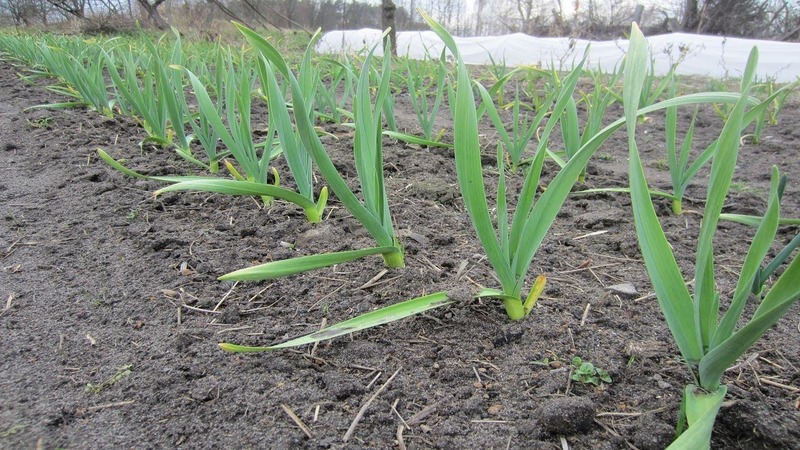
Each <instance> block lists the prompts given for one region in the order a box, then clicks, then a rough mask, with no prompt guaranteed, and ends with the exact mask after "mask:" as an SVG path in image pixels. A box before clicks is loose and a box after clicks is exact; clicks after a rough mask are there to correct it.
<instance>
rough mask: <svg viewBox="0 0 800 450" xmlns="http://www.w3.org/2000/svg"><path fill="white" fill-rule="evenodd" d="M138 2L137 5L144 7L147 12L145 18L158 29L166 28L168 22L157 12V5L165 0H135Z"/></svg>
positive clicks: (167, 27)
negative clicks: (151, 0)
mask: <svg viewBox="0 0 800 450" xmlns="http://www.w3.org/2000/svg"><path fill="white" fill-rule="evenodd" d="M137 1H138V2H139V6H141V7H142V9H144V11H145V12H146V13H147V18H148V19H149V20H150V21H151V22H152V23H153V24H154V25H155V26H156V27H157V28H158V29H159V30H168V29H169V24H168V23H167V21H166V20H164V18H163V17H161V14H160V13H159V12H158V7H159V6H161V5H162V4H163V3H164V2H165V1H166V0H153V2H152V3H150V0H137Z"/></svg>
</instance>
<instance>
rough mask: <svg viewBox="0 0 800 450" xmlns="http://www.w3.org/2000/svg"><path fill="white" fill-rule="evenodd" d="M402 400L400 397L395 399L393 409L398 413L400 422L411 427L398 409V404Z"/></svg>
mask: <svg viewBox="0 0 800 450" xmlns="http://www.w3.org/2000/svg"><path fill="white" fill-rule="evenodd" d="M399 402H400V399H399V398H396V399H394V403H392V411H393V412H394V413H395V414H396V415H397V418H398V419H400V422H401V423H402V424H403V426H404V427H406V428H408V429H409V430H410V429H411V427H410V426H408V424H407V423H406V420H405V419H403V416H401V415H400V411H398V410H397V404H398V403H399Z"/></svg>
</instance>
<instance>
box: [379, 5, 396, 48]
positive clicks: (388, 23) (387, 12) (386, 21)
mask: <svg viewBox="0 0 800 450" xmlns="http://www.w3.org/2000/svg"><path fill="white" fill-rule="evenodd" d="M381 9H383V15H382V23H383V29H384V30H386V29H387V28H389V34H388V35H387V36H386V39H388V40H389V42H391V52H392V56H397V30H396V27H395V21H394V13H395V11H397V6H395V4H394V2H393V1H392V0H382V6H381ZM384 47H386V41H384Z"/></svg>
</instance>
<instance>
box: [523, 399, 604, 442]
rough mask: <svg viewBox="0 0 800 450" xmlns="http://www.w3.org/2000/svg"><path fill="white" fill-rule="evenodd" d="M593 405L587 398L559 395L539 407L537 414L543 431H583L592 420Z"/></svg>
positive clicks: (567, 432)
mask: <svg viewBox="0 0 800 450" xmlns="http://www.w3.org/2000/svg"><path fill="white" fill-rule="evenodd" d="M594 415H595V405H594V402H592V401H591V400H589V399H588V398H583V397H560V398H555V399H553V400H550V401H549V402H547V403H545V404H544V406H542V407H541V408H539V412H538V414H537V416H538V418H539V423H540V424H541V425H542V428H543V429H544V431H546V432H548V433H550V434H560V435H572V434H576V433H584V432H586V431H588V430H589V428H591V426H592V423H593V422H594Z"/></svg>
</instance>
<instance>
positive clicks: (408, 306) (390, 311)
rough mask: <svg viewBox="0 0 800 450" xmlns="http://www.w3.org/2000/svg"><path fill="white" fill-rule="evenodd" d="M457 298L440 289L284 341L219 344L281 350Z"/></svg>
mask: <svg viewBox="0 0 800 450" xmlns="http://www.w3.org/2000/svg"><path fill="white" fill-rule="evenodd" d="M454 302H455V301H454V300H451V299H449V298H448V296H447V293H446V292H436V293H434V294H429V295H425V296H423V297H417V298H413V299H411V300H406V301H404V302H401V303H398V304H396V305H391V306H387V307H385V308H381V309H378V310H376V311H372V312H368V313H366V314H362V315H360V316H358V317H354V318H352V319H349V320H345V321H344V322H340V323H337V324H336V325H331V326H330V327H327V328H324V329H322V330H320V331H317V332H314V333H311V334H307V335H305V336H301V337H299V338H296V339H292V340H289V341H286V342H283V343H281V344H276V345H270V346H266V347H248V346H243V345H236V344H228V343H222V344H219V347H220V348H221V349H223V350H226V351H229V352H265V351H270V350H279V349H282V348H290V347H297V346H300V345H306V344H313V343H315V342H320V341H325V340H328V339H333V338H336V337H340V336H345V335H348V334H351V333H355V332H356V331H361V330H365V329H367V328H372V327H376V326H378V325H383V324H387V323H390V322H395V321H398V320H401V319H405V318H406V317H409V316H413V315H415V314H420V313H423V312H425V311H429V310H431V309H434V308H439V307H442V306H446V305H449V304H452V303H454Z"/></svg>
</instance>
